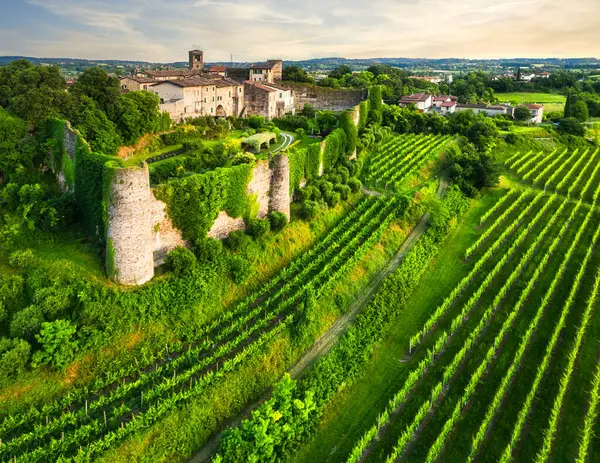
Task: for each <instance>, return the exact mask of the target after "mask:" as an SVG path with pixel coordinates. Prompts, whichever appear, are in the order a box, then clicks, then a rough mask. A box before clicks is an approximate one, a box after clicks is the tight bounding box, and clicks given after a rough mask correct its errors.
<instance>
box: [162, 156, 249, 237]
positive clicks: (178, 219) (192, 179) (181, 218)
mask: <svg viewBox="0 0 600 463" xmlns="http://www.w3.org/2000/svg"><path fill="white" fill-rule="evenodd" d="M253 167H254V165H252V164H242V165H239V166H234V167H229V168H218V169H215V170H213V171H210V172H206V173H203V174H196V175H191V176H189V177H184V178H179V179H173V180H170V181H169V182H167V183H165V184H162V185H159V186H158V187H157V189H156V196H157V197H158V199H160V200H162V201H164V202H165V203H166V204H167V210H168V213H169V217H171V219H172V220H173V223H174V225H175V226H176V227H177V228H179V229H180V230H181V231H182V233H183V237H184V238H186V239H196V238H199V237H203V236H205V235H206V233H207V232H208V231H209V230H210V228H211V227H212V224H213V223H214V221H215V219H216V218H217V216H218V215H219V212H220V211H222V210H224V211H226V212H227V214H229V215H230V216H231V217H241V216H243V215H244V213H245V212H246V211H249V210H250V208H251V204H250V198H249V197H248V195H247V194H246V187H247V185H248V182H249V181H250V175H251V172H252V168H253Z"/></svg>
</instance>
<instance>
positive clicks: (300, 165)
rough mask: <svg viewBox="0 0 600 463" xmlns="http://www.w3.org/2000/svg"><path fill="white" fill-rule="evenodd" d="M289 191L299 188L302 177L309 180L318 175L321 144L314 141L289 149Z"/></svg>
mask: <svg viewBox="0 0 600 463" xmlns="http://www.w3.org/2000/svg"><path fill="white" fill-rule="evenodd" d="M288 157H289V159H290V193H292V192H293V191H294V190H297V189H298V188H300V183H301V182H302V179H303V178H304V179H306V180H311V179H314V178H316V177H318V176H319V164H320V163H321V144H320V143H314V144H312V145H309V146H307V147H306V148H297V149H292V150H290V152H289V154H288Z"/></svg>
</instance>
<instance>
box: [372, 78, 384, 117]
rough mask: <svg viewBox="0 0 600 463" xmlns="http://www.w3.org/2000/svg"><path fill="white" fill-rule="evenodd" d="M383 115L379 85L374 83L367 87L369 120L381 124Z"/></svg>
mask: <svg viewBox="0 0 600 463" xmlns="http://www.w3.org/2000/svg"><path fill="white" fill-rule="evenodd" d="M382 117H383V98H382V96H381V87H380V86H378V85H375V86H373V87H371V88H370V89H369V122H373V123H375V124H381V121H382Z"/></svg>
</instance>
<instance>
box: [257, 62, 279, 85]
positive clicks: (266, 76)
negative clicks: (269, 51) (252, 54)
mask: <svg viewBox="0 0 600 463" xmlns="http://www.w3.org/2000/svg"><path fill="white" fill-rule="evenodd" d="M282 77H283V61H281V60H280V59H270V60H267V62H266V63H260V64H253V65H251V66H250V78H249V80H250V81H251V82H263V83H270V84H272V83H273V82H275V81H281V79H282Z"/></svg>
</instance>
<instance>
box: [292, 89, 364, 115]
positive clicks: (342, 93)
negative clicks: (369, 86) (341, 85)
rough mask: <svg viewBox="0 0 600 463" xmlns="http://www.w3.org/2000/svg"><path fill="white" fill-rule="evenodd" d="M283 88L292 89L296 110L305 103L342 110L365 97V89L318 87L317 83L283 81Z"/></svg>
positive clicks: (332, 109)
mask: <svg viewBox="0 0 600 463" xmlns="http://www.w3.org/2000/svg"><path fill="white" fill-rule="evenodd" d="M281 85H282V86H283V87H284V88H286V89H288V90H293V91H294V95H295V98H294V102H295V105H296V109H297V110H301V109H302V108H304V105H305V104H306V103H308V104H310V105H311V106H313V107H314V108H316V109H326V110H330V111H343V110H344V109H349V108H354V107H355V106H356V105H357V104H359V103H360V102H361V101H363V100H364V99H365V98H366V97H367V93H366V91H363V90H349V89H338V88H328V87H319V86H318V85H311V84H300V83H293V82H283V83H282V84H281Z"/></svg>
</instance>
